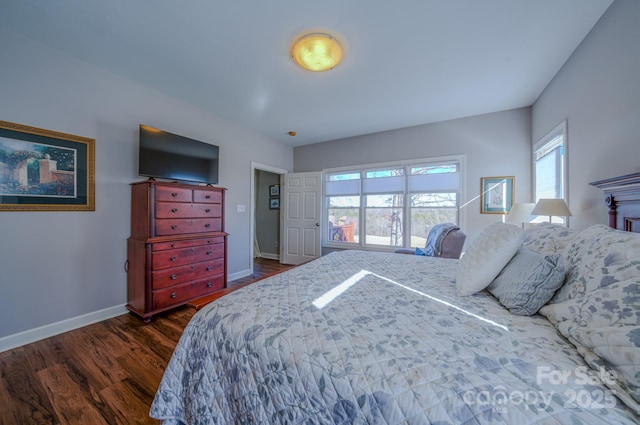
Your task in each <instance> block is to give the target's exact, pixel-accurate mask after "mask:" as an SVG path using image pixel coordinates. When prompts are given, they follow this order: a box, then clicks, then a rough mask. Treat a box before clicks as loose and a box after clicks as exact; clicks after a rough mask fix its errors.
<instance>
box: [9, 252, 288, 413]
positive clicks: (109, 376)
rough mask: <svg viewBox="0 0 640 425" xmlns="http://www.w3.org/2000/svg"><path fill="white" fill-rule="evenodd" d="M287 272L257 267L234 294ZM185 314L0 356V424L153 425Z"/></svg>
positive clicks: (87, 331) (270, 264)
mask: <svg viewBox="0 0 640 425" xmlns="http://www.w3.org/2000/svg"><path fill="white" fill-rule="evenodd" d="M290 267H291V266H283V265H280V264H279V263H278V262H277V261H273V260H261V259H256V261H255V264H254V275H253V276H252V277H248V278H243V279H239V280H237V281H234V282H230V284H229V286H231V287H232V288H238V287H241V286H244V285H246V284H250V283H253V282H255V281H257V280H260V279H262V278H264V277H265V276H268V275H272V274H275V273H279V272H281V271H283V270H285V269H287V268H290ZM201 304H202V303H200V304H198V305H195V306H185V307H182V308H179V309H176V310H173V311H171V312H168V313H166V314H162V315H159V316H157V317H154V319H153V321H152V322H151V323H150V324H145V323H144V322H143V321H142V320H140V319H138V318H137V317H135V316H133V315H127V314H125V315H122V316H118V317H115V318H113V319H109V320H105V321H103V322H100V323H96V324H93V325H90V326H86V327H83V328H80V329H77V330H74V331H71V332H66V333H64V334H60V335H57V336H54V337H51V338H47V339H44V340H41V341H38V342H35V343H32V344H28V345H25V346H22V347H18V348H16V349H14V350H10V351H5V352H3V353H0V424H1V425H22V424H91V425H99V424H108V425H113V424H156V423H158V421H155V420H153V419H151V418H149V407H150V405H151V401H152V400H153V396H154V394H155V391H156V389H157V387H158V384H159V383H160V379H161V377H162V374H163V372H164V369H165V367H166V365H167V363H168V362H169V358H170V357H171V354H172V353H173V349H174V348H175V345H176V344H177V342H178V339H179V338H180V335H181V334H182V331H183V329H184V327H185V326H186V324H187V323H188V322H189V320H190V319H191V317H192V316H193V314H194V313H195V311H196V308H194V307H201V306H202V305H201Z"/></svg>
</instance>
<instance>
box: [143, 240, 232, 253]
mask: <svg viewBox="0 0 640 425" xmlns="http://www.w3.org/2000/svg"><path fill="white" fill-rule="evenodd" d="M218 243H220V244H221V243H224V238H223V237H214V238H199V239H189V240H186V241H171V242H160V243H154V244H153V245H151V250H152V251H165V250H167V249H178V248H191V247H194V246H199V245H211V244H218Z"/></svg>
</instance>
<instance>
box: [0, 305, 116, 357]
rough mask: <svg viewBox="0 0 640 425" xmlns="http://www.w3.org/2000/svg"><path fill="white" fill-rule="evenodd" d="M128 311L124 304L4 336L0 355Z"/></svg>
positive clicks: (0, 345)
mask: <svg viewBox="0 0 640 425" xmlns="http://www.w3.org/2000/svg"><path fill="white" fill-rule="evenodd" d="M128 311H129V310H127V309H126V307H125V305H124V304H122V305H117V306H113V307H108V308H105V309H102V310H98V311H93V312H91V313H87V314H83V315H82V316H76V317H72V318H70V319H65V320H62V321H60V322H56V323H51V324H50V325H45V326H41V327H39V328H35V329H29V330H27V331H24V332H20V333H17V334H13V335H9V336H5V337H2V338H0V353H1V352H3V351H7V350H11V349H14V348H16V347H20V346H22V345H26V344H30V343H32V342H35V341H39V340H41V339H45V338H49V337H52V336H55V335H58V334H61V333H64V332H68V331H72V330H74V329H78V328H81V327H83V326H87V325H91V324H93V323H97V322H101V321H103V320H107V319H111V318H112V317H116V316H120V315H121V314H126V313H128Z"/></svg>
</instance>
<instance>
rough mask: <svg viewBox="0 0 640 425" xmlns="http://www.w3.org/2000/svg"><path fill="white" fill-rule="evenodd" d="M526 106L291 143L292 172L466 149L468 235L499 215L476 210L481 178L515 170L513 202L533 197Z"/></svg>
mask: <svg viewBox="0 0 640 425" xmlns="http://www.w3.org/2000/svg"><path fill="white" fill-rule="evenodd" d="M530 116H531V111H530V108H520V109H513V110H509V111H504V112H496V113H492V114H486V115H479V116H475V117H469V118H462V119H458V120H451V121H443V122H438V123H435V124H427V125H421V126H416V127H410V128H403V129H399V130H392V131H386V132H381V133H375V134H369V135H365V136H359V137H352V138H348V139H342V140H335V141H331V142H325V143H317V144H313V145H307V146H301V147H297V148H295V149H294V166H295V171H296V172H303V171H320V170H322V169H325V168H333V167H342V166H348V165H360V164H372V163H379V162H387V161H397V160H406V159H417V158H427V157H438V156H446V155H457V154H466V176H465V181H464V182H463V184H464V186H465V188H464V199H463V200H462V202H461V204H462V205H463V207H462V208H461V218H462V221H461V224H462V226H463V228H464V230H465V232H466V233H467V234H468V235H469V239H468V240H471V239H473V236H474V235H476V234H477V233H479V232H480V231H481V230H482V229H483V228H484V227H486V226H487V225H489V224H491V223H493V222H496V221H499V220H501V219H502V217H503V216H502V215H495V214H480V199H479V196H480V178H481V177H491V176H515V189H516V196H515V200H516V202H528V201H529V199H530V197H531V173H530V169H531V144H530V137H531V136H530V135H531V122H530Z"/></svg>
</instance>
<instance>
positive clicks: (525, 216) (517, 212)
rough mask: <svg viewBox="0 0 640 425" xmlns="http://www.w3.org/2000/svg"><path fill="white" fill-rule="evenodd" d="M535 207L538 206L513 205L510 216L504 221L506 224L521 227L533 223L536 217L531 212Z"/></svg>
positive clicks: (528, 203)
mask: <svg viewBox="0 0 640 425" xmlns="http://www.w3.org/2000/svg"><path fill="white" fill-rule="evenodd" d="M535 206H536V204H534V203H533V202H527V203H518V204H513V206H512V207H511V210H510V211H509V214H507V216H506V217H505V219H504V221H505V223H508V224H515V225H516V226H521V225H522V223H529V222H531V221H533V219H534V217H533V214H531V212H532V211H533V208H534V207H535Z"/></svg>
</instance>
